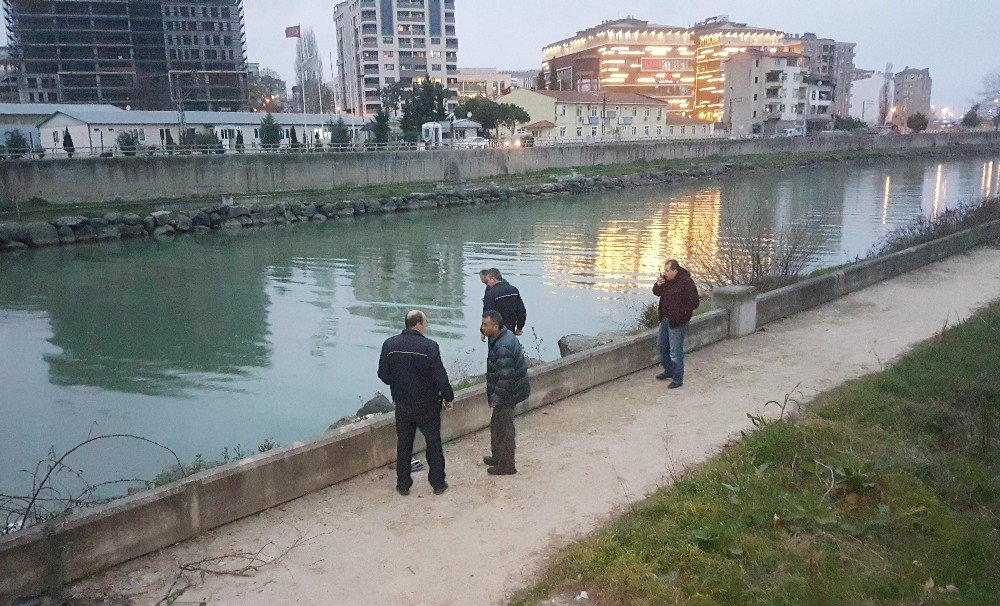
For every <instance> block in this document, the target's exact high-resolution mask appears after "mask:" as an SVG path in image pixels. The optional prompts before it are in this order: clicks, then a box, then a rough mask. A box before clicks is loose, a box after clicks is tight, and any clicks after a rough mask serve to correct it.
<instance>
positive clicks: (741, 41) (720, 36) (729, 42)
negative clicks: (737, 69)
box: [690, 15, 788, 121]
mask: <svg viewBox="0 0 1000 606" xmlns="http://www.w3.org/2000/svg"><path fill="white" fill-rule="evenodd" d="M690 32H691V35H692V36H693V37H694V39H695V41H696V42H697V45H698V55H697V66H698V70H697V71H698V75H697V85H696V89H695V111H696V115H697V116H698V117H699V118H701V119H703V120H715V121H719V120H722V116H723V113H724V102H723V99H724V95H725V90H726V84H725V81H726V76H725V63H726V62H727V61H728V60H729V59H730V58H731V57H733V56H736V55H738V54H740V53H743V52H745V51H747V50H767V51H770V52H778V51H784V50H788V49H787V46H786V42H785V40H786V37H785V34H784V33H782V32H780V31H777V30H773V29H766V28H762V27H754V26H751V25H747V24H746V23H736V22H734V21H730V19H729V16H728V15H719V16H718V17H711V18H709V19H705V20H704V21H702V22H700V23H696V24H695V25H694V26H693V27H692V28H691V29H690Z"/></svg>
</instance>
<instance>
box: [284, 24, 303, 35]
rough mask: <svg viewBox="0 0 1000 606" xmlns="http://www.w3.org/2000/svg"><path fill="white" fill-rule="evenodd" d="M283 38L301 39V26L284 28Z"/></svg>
mask: <svg viewBox="0 0 1000 606" xmlns="http://www.w3.org/2000/svg"><path fill="white" fill-rule="evenodd" d="M285 37H286V38H301V37H302V26H301V25H293V26H291V27H286V28H285Z"/></svg>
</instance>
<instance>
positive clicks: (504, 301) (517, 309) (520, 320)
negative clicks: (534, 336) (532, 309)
mask: <svg viewBox="0 0 1000 606" xmlns="http://www.w3.org/2000/svg"><path fill="white" fill-rule="evenodd" d="M488 311H496V312H499V313H500V315H501V316H503V323H504V326H506V327H507V328H509V329H510V330H521V329H523V328H524V325H525V323H526V322H527V320H528V311H527V310H526V309H524V301H522V300H521V293H520V292H518V290H517V288H515V287H514V286H511V284H510V282H508V281H506V280H502V281H500V282H498V283H496V284H494V285H493V286H489V287H487V288H486V294H485V295H483V313H486V312H488Z"/></svg>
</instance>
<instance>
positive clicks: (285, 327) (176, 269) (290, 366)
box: [0, 159, 1000, 490]
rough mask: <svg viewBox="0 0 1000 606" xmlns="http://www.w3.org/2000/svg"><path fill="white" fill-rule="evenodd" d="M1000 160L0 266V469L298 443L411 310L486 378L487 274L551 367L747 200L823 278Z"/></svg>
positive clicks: (827, 171) (944, 203) (327, 227)
mask: <svg viewBox="0 0 1000 606" xmlns="http://www.w3.org/2000/svg"><path fill="white" fill-rule="evenodd" d="M998 166H1000V164H998V163H997V161H996V160H995V159H988V160H986V161H983V160H967V161H958V162H944V163H928V162H901V163H898V164H892V165H888V166H879V167H871V168H864V167H846V166H836V167H824V168H823V169H821V170H820V169H807V170H801V171H787V172H776V173H771V174H761V175H753V176H749V177H741V178H727V179H720V180H716V181H710V182H704V181H703V182H698V183H675V184H671V185H664V186H656V187H646V188H640V189H633V190H627V191H620V192H607V193H598V194H592V195H585V196H574V197H565V198H552V199H548V200H544V201H520V202H510V203H507V204H504V205H501V206H495V207H476V208H459V209H450V210H445V211H439V212H433V213H401V214H397V215H388V216H379V217H367V218H362V219H358V220H346V221H340V222H337V223H327V224H322V225H315V224H312V225H299V226H286V227H275V228H273V229H267V230H265V231H247V232H235V233H217V234H211V235H209V236H204V237H181V238H176V239H173V240H164V241H126V242H117V243H101V244H96V245H92V246H83V247H78V248H68V249H52V250H40V251H29V252H27V253H26V254H23V255H18V256H16V257H15V256H9V257H5V258H0V337H2V339H3V343H2V344H0V384H2V385H7V386H11V385H13V386H16V389H13V390H12V391H11V390H8V393H10V394H12V397H14V399H13V400H5V401H0V414H2V415H4V417H5V418H18V419H21V422H22V426H21V428H20V429H19V433H18V435H16V436H9V435H7V436H5V437H7V438H8V439H7V440H0V460H2V461H7V462H12V463H7V464H5V465H10V466H11V467H17V466H24V465H26V464H28V463H30V462H32V461H35V460H37V459H38V458H41V457H42V456H44V454H45V451H47V449H48V447H49V445H50V444H55V445H56V446H57V447H58V446H59V445H60V444H63V445H71V444H72V443H75V442H76V441H77V438H79V437H80V435H81V434H85V433H86V432H87V431H88V427H89V425H90V424H91V423H93V422H94V421H95V420H96V421H99V422H100V423H101V424H102V428H104V429H106V430H114V431H122V432H133V433H138V434H141V435H146V436H148V437H150V438H152V439H157V440H158V441H163V442H165V443H168V444H171V445H172V446H174V447H176V449H177V450H178V451H179V452H180V453H181V454H182V455H183V456H185V457H190V456H193V453H195V452H204V451H207V452H214V449H216V448H219V447H221V445H226V444H229V445H231V444H234V443H236V442H241V443H243V444H255V443H257V442H259V441H261V440H262V439H263V438H265V437H269V438H272V439H276V440H278V441H279V442H281V443H284V444H287V443H290V442H292V441H294V440H299V439H305V438H308V437H311V436H314V435H316V434H318V433H320V432H321V431H322V430H323V429H325V428H326V426H327V425H328V424H329V423H330V422H332V421H334V420H336V419H337V418H339V417H340V416H343V415H344V414H348V413H351V412H353V411H354V410H355V409H356V408H357V407H358V405H359V402H360V400H361V399H363V398H367V397H369V396H370V395H371V393H372V392H373V391H374V390H375V389H379V388H381V387H382V386H381V384H380V383H379V382H378V381H377V379H376V378H375V376H374V371H375V366H376V362H377V352H378V347H379V346H380V344H381V341H382V340H383V339H384V338H385V337H386V336H387V335H389V334H392V333H395V332H398V331H399V330H400V328H401V322H402V317H403V314H404V313H405V312H406V310H407V309H409V308H412V307H419V308H423V309H425V310H427V311H428V314H429V316H430V329H431V334H432V335H433V336H434V338H436V339H437V340H438V341H439V342H440V343H441V344H442V352H443V355H444V358H445V361H446V364H447V365H448V367H449V370H450V371H451V372H452V374H453V375H461V374H477V373H479V372H482V370H483V368H482V367H483V365H484V362H483V361H484V357H485V353H484V351H483V350H482V345H481V343H480V342H479V339H478V333H477V330H476V328H477V327H478V317H479V311H480V305H481V301H480V298H481V296H482V288H483V287H482V285H481V284H480V282H479V279H478V276H477V274H476V272H478V270H479V269H482V268H484V267H498V268H500V270H501V271H502V272H504V273H505V274H506V275H507V276H508V277H510V279H511V281H512V282H514V283H515V284H516V285H517V286H518V287H519V288H520V289H521V292H522V294H523V295H524V297H525V299H526V301H527V303H528V320H529V321H528V323H529V325H530V326H531V327H532V328H534V332H532V331H528V334H527V335H526V336H525V338H524V339H523V341H524V343H525V347H526V349H527V350H528V351H529V353H530V355H532V356H535V357H543V358H550V359H551V358H554V357H556V356H558V351H557V349H556V346H555V344H556V341H557V340H558V338H559V337H560V336H561V335H563V334H567V333H570V332H583V333H596V332H599V331H601V330H609V329H611V330H614V329H622V328H628V327H630V326H631V323H632V322H633V321H634V310H635V307H637V306H638V305H639V304H640V303H642V302H645V301H648V300H649V293H648V288H649V284H650V283H651V282H652V280H653V279H654V278H655V275H656V273H657V272H658V271H659V269H660V267H661V264H662V262H663V260H664V259H666V258H676V259H679V260H680V261H681V262H682V263H686V262H688V260H689V259H690V258H691V257H692V256H694V255H696V254H699V253H708V254H721V253H723V252H727V251H731V250H734V247H738V246H739V243H738V242H734V241H732V240H731V239H728V238H727V235H726V229H725V227H726V226H727V225H728V224H730V223H731V222H732V221H733V219H734V217H735V216H736V215H738V214H739V213H740V212H742V209H744V208H745V207H746V206H747V205H748V204H750V203H753V204H758V203H759V204H762V205H763V208H764V217H763V219H764V221H765V226H766V228H767V229H768V230H770V231H771V232H772V233H775V232H777V231H780V230H782V229H784V228H787V227H791V226H806V227H808V228H810V230H811V231H812V232H813V233H815V234H816V237H817V238H818V239H819V250H820V258H818V259H817V264H818V265H830V264H836V263H841V262H844V261H845V260H849V259H852V258H854V257H855V256H857V255H859V254H863V253H864V252H866V251H867V250H868V249H869V247H870V246H871V245H872V243H873V242H875V241H876V240H878V239H880V238H882V237H884V236H885V234H887V233H888V232H889V231H891V230H892V229H894V228H896V227H898V226H900V225H904V224H906V223H908V222H909V221H911V220H912V219H913V217H915V216H917V215H919V214H940V213H942V212H944V210H946V209H948V208H951V207H954V206H955V205H956V204H958V203H961V202H964V201H967V200H969V199H973V198H979V197H982V196H983V195H986V194H987V193H990V194H994V195H995V194H997V193H1000V191H998V190H1000V174H997V173H998V171H1000V169H998V168H997V167H998ZM15 401H16V403H15ZM5 427H6V428H7V431H6V432H5V434H9V433H11V431H10V429H9V425H6V426H5ZM113 460H115V459H114V457H113V456H107V457H102V459H101V460H97V461H91V464H92V465H94V466H97V467H100V466H101V465H111V463H110V461H113ZM5 471H6V470H5V469H2V470H0V490H2V489H3V488H4V484H5V482H6V481H7V480H6V478H7V477H9V474H7V473H5ZM144 471H148V470H145V469H138V470H137V471H136V473H139V474H140V475H143V473H142V472H144Z"/></svg>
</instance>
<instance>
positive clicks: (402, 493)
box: [396, 488, 410, 497]
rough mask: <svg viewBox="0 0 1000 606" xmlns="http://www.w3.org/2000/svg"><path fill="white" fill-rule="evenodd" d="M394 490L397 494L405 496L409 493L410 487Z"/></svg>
mask: <svg viewBox="0 0 1000 606" xmlns="http://www.w3.org/2000/svg"><path fill="white" fill-rule="evenodd" d="M396 492H398V493H399V494H401V495H403V496H404V497H405V496H407V495H408V494H410V489H409V488H397V489H396Z"/></svg>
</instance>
